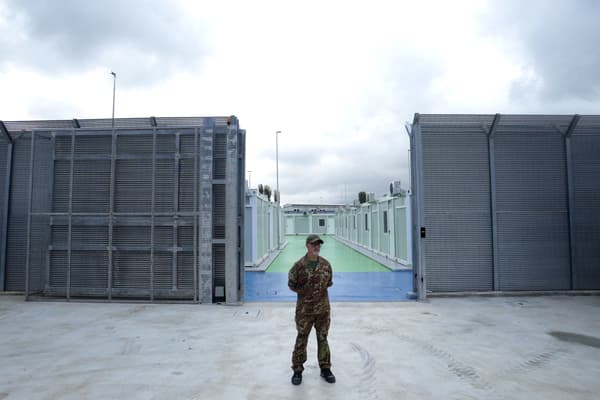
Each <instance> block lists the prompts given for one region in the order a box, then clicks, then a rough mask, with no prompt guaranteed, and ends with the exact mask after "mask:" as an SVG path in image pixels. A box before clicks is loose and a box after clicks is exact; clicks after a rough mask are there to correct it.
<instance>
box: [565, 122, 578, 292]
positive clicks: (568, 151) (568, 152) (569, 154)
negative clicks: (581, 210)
mask: <svg viewBox="0 0 600 400" xmlns="http://www.w3.org/2000/svg"><path fill="white" fill-rule="evenodd" d="M580 119H581V117H580V115H579V114H575V115H574V116H573V119H572V120H571V123H570V124H569V127H568V128H567V131H566V132H565V135H564V136H565V156H566V157H565V158H566V163H567V165H566V168H567V212H568V214H569V259H570V263H569V267H570V269H571V271H570V272H571V274H570V275H571V289H574V288H575V286H576V283H577V268H576V265H575V219H574V218H575V217H574V207H575V187H574V185H573V180H574V175H573V150H572V144H571V136H572V135H573V132H574V131H575V129H576V128H577V124H579V120H580Z"/></svg>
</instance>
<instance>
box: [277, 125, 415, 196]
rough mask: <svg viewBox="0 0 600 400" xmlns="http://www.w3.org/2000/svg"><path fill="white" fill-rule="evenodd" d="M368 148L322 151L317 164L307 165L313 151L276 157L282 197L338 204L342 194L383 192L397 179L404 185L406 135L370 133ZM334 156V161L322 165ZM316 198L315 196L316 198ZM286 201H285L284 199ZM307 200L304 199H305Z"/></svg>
mask: <svg viewBox="0 0 600 400" xmlns="http://www.w3.org/2000/svg"><path fill="white" fill-rule="evenodd" d="M373 136H374V141H373V145H372V146H366V147H365V146H362V145H360V144H356V145H354V146H346V147H345V149H344V150H343V151H339V150H338V149H335V148H327V149H322V153H321V155H320V157H321V158H320V159H319V160H317V162H307V160H310V158H307V157H310V155H311V154H312V155H313V156H314V153H315V150H314V149H299V150H298V151H297V152H296V153H294V156H293V157H291V158H290V159H287V158H283V157H282V158H280V161H279V162H280V187H281V191H282V197H283V198H284V199H288V197H287V196H290V198H304V199H310V198H311V197H312V199H313V200H312V201H317V200H319V199H320V197H323V200H324V201H333V202H341V201H343V199H344V192H345V193H346V194H347V199H348V200H350V201H351V199H354V198H355V197H356V195H357V193H358V192H359V191H367V192H374V193H376V194H377V195H382V194H383V193H386V192H387V190H388V187H389V183H390V182H391V181H393V180H397V179H401V180H402V181H403V182H404V187H407V185H408V157H407V146H408V145H407V142H408V140H407V139H406V138H405V137H404V136H406V133H404V132H402V131H400V132H392V133H391V134H383V135H381V136H379V135H377V134H374V135H373ZM332 156H335V162H333V163H324V162H323V161H325V160H326V158H327V157H332ZM317 196H318V197H317ZM286 201H287V200H286ZM307 201H308V200H307Z"/></svg>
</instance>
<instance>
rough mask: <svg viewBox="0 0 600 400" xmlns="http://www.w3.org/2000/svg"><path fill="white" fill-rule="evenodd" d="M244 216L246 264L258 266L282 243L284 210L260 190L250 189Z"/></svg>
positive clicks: (247, 193)
mask: <svg viewBox="0 0 600 400" xmlns="http://www.w3.org/2000/svg"><path fill="white" fill-rule="evenodd" d="M244 218H245V223H244V226H245V232H244V234H245V240H244V249H245V266H246V267H256V266H258V265H259V264H260V263H261V262H262V261H263V260H264V259H266V258H267V257H268V256H269V254H271V253H273V252H274V251H276V250H277V249H278V248H279V247H280V245H281V242H282V238H283V235H284V232H283V226H282V223H281V221H282V220H283V211H282V209H281V207H280V206H279V204H277V203H275V202H271V201H269V199H268V198H267V197H266V196H264V195H262V194H260V193H259V192H258V190H256V189H248V190H246V206H245V216H244Z"/></svg>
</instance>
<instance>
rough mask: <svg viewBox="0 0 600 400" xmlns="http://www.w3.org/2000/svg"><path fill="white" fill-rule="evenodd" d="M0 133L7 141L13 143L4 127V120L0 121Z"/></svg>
mask: <svg viewBox="0 0 600 400" xmlns="http://www.w3.org/2000/svg"><path fill="white" fill-rule="evenodd" d="M0 133H2V135H3V136H5V137H6V140H8V143H10V144H13V140H12V137H11V136H10V133H9V132H8V129H6V125H4V122H2V121H0Z"/></svg>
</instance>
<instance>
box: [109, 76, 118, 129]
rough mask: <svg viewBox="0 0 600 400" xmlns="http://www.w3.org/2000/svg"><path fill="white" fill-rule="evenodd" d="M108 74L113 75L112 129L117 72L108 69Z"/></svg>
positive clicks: (113, 127)
mask: <svg viewBox="0 0 600 400" xmlns="http://www.w3.org/2000/svg"><path fill="white" fill-rule="evenodd" d="M110 74H111V75H112V76H113V110H112V129H113V130H114V129H115V90H116V88H117V74H116V73H115V72H113V71H110Z"/></svg>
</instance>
